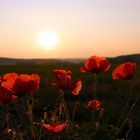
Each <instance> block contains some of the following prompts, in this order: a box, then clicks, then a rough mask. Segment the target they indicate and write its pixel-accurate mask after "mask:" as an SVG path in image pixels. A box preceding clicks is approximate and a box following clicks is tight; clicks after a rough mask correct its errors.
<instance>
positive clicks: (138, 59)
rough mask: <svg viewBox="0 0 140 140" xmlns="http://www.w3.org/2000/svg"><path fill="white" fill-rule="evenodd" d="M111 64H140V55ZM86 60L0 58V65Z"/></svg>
mask: <svg viewBox="0 0 140 140" xmlns="http://www.w3.org/2000/svg"><path fill="white" fill-rule="evenodd" d="M108 59H109V61H110V62H111V63H122V62H125V61H134V62H136V63H140V54H131V55H122V56H117V57H109V58H108ZM84 60H85V59H84V58H81V59H15V58H3V57H1V58H0V65H18V64H21V65H22V64H26V65H35V64H58V63H61V64H63V63H74V64H77V63H83V62H84Z"/></svg>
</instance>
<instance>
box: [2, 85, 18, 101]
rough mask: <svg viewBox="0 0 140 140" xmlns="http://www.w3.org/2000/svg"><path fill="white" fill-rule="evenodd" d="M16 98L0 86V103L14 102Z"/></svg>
mask: <svg viewBox="0 0 140 140" xmlns="http://www.w3.org/2000/svg"><path fill="white" fill-rule="evenodd" d="M16 99H17V96H15V95H12V93H11V92H10V91H8V90H7V89H5V88H4V87H2V86H0V103H2V104H6V103H8V102H10V101H13V100H16Z"/></svg>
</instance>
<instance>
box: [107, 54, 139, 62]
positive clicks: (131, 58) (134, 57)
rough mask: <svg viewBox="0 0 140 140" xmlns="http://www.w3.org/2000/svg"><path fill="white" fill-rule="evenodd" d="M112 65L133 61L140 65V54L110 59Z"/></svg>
mask: <svg viewBox="0 0 140 140" xmlns="http://www.w3.org/2000/svg"><path fill="white" fill-rule="evenodd" d="M108 59H109V60H110V62H112V63H122V62H125V61H132V62H136V63H140V54H131V55H121V56H117V57H113V58H108Z"/></svg>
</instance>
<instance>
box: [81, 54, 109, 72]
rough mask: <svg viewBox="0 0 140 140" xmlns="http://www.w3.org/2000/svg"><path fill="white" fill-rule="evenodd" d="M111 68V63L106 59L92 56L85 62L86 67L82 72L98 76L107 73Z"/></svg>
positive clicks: (82, 68)
mask: <svg viewBox="0 0 140 140" xmlns="http://www.w3.org/2000/svg"><path fill="white" fill-rule="evenodd" d="M109 68H110V63H109V61H108V60H107V59H106V58H104V57H99V56H91V57H89V58H88V59H87V60H86V61H85V62H84V67H81V68H80V71H81V72H83V73H85V72H87V71H89V72H91V73H94V74H98V73H99V72H101V71H104V72H106V71H107V70H108V69H109Z"/></svg>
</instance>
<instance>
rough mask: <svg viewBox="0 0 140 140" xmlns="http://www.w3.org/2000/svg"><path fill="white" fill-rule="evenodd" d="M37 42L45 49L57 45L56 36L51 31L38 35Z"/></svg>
mask: <svg viewBox="0 0 140 140" xmlns="http://www.w3.org/2000/svg"><path fill="white" fill-rule="evenodd" d="M37 42H38V44H39V45H41V46H43V47H44V48H46V49H51V48H53V47H54V46H55V45H57V44H58V43H59V39H58V37H57V35H56V34H55V33H54V32H52V31H46V32H42V33H40V34H39V36H38V39H37Z"/></svg>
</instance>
